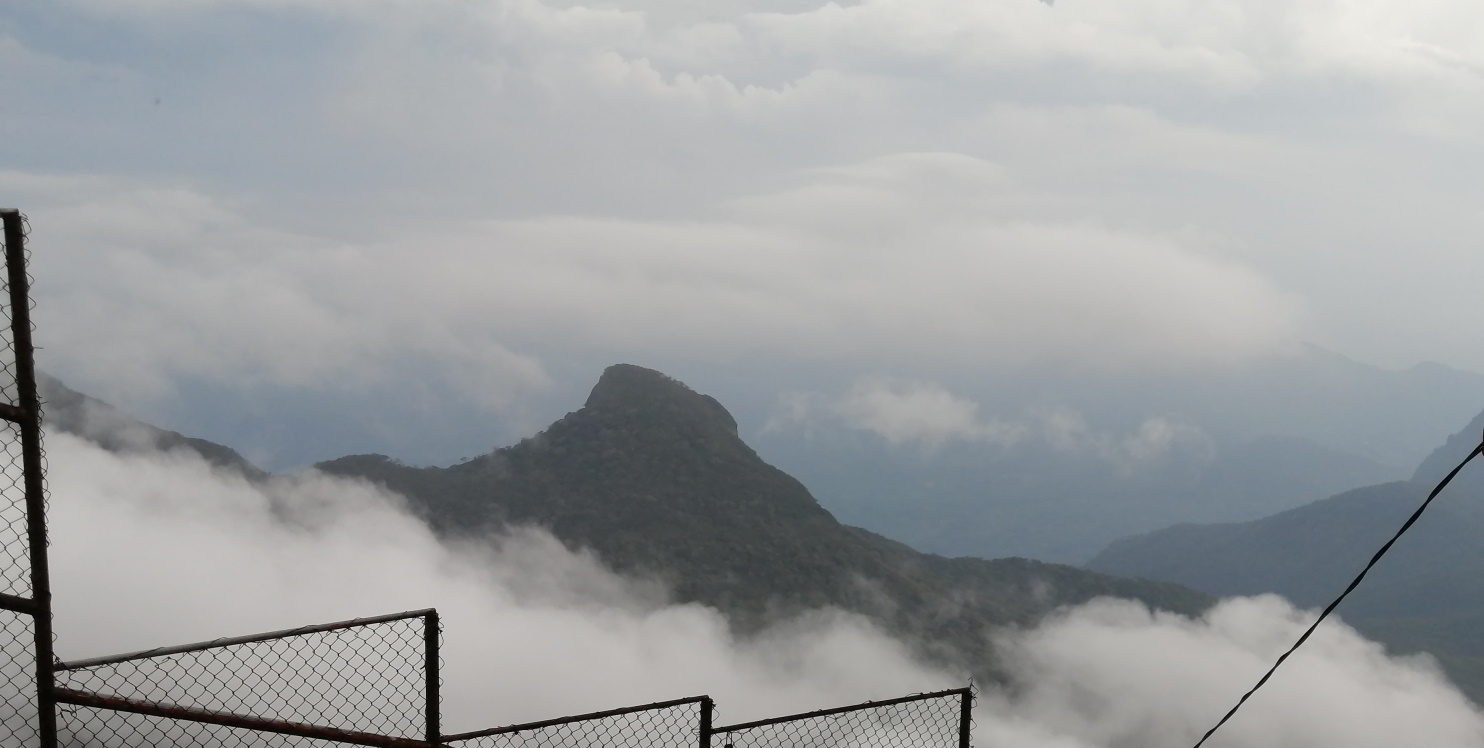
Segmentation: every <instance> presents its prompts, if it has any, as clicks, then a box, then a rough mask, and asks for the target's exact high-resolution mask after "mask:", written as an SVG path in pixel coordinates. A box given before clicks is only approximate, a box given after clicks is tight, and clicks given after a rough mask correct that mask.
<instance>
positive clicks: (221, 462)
mask: <svg viewBox="0 0 1484 748" xmlns="http://www.w3.org/2000/svg"><path fill="white" fill-rule="evenodd" d="M37 389H38V390H39V391H40V395H41V402H42V412H43V413H44V414H45V415H44V424H43V425H44V427H45V428H46V430H48V431H53V430H55V431H61V432H65V433H68V434H73V435H76V436H81V437H83V438H84V439H88V440H89V441H92V442H93V443H95V444H97V445H99V446H101V447H103V448H104V449H107V450H109V451H112V452H123V453H140V452H157V451H158V452H168V451H171V450H176V449H181V450H186V451H188V452H194V453H195V454H198V455H200V456H201V457H202V458H203V459H205V460H206V461H207V462H210V463H212V464H213V465H217V466H219V467H224V468H228V469H231V470H237V471H240V472H241V473H242V474H244V475H246V476H248V477H250V478H254V479H256V478H263V477H265V476H266V475H267V473H265V472H263V471H262V470H260V469H258V467H257V466H255V465H253V464H252V463H251V462H248V461H247V459H245V458H244V457H243V456H242V455H240V454H238V453H237V451H236V450H234V449H232V448H231V447H226V446H223V445H221V444H217V443H215V442H210V441H207V440H205V439H195V438H192V437H189V436H185V435H184V434H181V433H179V432H175V431H167V430H165V429H162V428H158V427H156V426H151V425H149V424H147V423H145V422H143V421H141V420H139V419H137V418H134V417H133V416H131V415H129V414H127V413H124V412H123V411H120V410H119V409H117V408H115V407H113V406H112V405H109V404H108V403H105V402H103V401H102V400H97V399H94V398H91V397H88V396H87V395H84V394H82V393H81V392H78V391H76V390H74V389H72V388H70V387H68V386H67V385H65V384H62V382H61V381H60V380H58V379H57V378H55V377H52V376H48V375H46V374H38V376H37Z"/></svg>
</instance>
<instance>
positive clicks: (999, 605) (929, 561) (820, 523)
mask: <svg viewBox="0 0 1484 748" xmlns="http://www.w3.org/2000/svg"><path fill="white" fill-rule="evenodd" d="M318 467H319V468H320V469H321V470H324V471H325V472H329V473H334V474H339V475H346V476H355V477H360V478H364V479H370V480H373V481H377V482H381V483H383V484H385V485H386V486H388V487H389V488H391V489H393V490H396V491H398V492H400V493H402V494H404V495H406V496H408V497H409V498H410V499H411V500H412V502H413V504H414V506H415V507H416V508H417V510H418V511H420V512H421V513H422V514H423V515H424V516H426V517H427V519H428V520H429V522H430V523H431V524H432V525H433V526H434V527H435V528H438V529H439V530H440V531H441V532H443V533H446V534H449V535H465V536H478V535H480V534H483V533H488V532H489V531H491V530H498V529H501V528H503V527H506V526H509V525H535V526H538V527H542V528H546V529H548V530H549V531H551V532H552V533H553V534H554V535H555V536H556V537H557V538H559V539H561V540H562V541H563V542H564V543H566V544H567V545H569V546H571V547H574V548H587V549H591V550H592V551H594V552H596V553H597V555H598V556H599V557H600V558H601V559H603V561H604V562H606V563H607V564H609V565H610V566H612V567H613V568H615V569H618V570H620V571H623V572H627V573H632V574H639V575H644V576H648V577H652V578H657V579H659V580H661V581H662V582H663V583H665V585H666V586H667V587H668V588H669V590H670V592H671V595H672V597H673V598H674V599H675V600H676V601H678V602H699V603H703V604H707V605H711V606H714V607H716V608H718V609H719V610H721V611H722V612H724V613H725V614H726V615H727V616H728V619H729V620H730V621H731V622H732V623H733V625H734V626H735V627H736V628H737V629H738V630H739V631H740V632H744V633H745V632H747V631H752V630H756V629H757V628H759V627H761V626H762V625H765V624H766V623H767V622H769V621H770V620H772V619H773V618H774V617H776V616H778V615H781V614H786V613H789V612H791V611H797V610H802V609H808V608H819V607H836V608H841V609H844V610H848V611H853V612H856V613H860V614H863V615H866V616H868V617H870V618H872V619H874V620H875V621H877V622H878V623H879V624H880V625H882V626H883V627H884V628H886V629H887V630H889V631H892V632H894V633H896V634H899V635H902V636H904V637H905V638H907V639H908V640H909V641H913V642H915V643H916V644H917V645H918V647H919V649H920V650H921V651H922V653H923V654H925V655H928V656H931V657H934V658H936V659H940V660H943V661H945V662H948V663H951V664H955V665H958V666H960V667H961V669H962V670H964V671H970V672H975V673H978V674H980V675H981V676H984V675H991V674H992V673H993V672H994V667H993V654H992V652H991V649H990V645H989V644H988V641H987V639H986V637H985V636H984V632H985V631H986V630H987V629H988V628H990V627H994V626H1002V625H1008V624H1020V625H1024V624H1031V623H1034V622H1035V621H1036V620H1038V619H1039V618H1040V617H1041V616H1042V615H1044V614H1045V613H1047V612H1049V611H1051V610H1053V609H1055V608H1057V607H1060V606H1062V605H1067V604H1074V603H1078V602H1082V601H1085V600H1088V599H1091V598H1093V597H1097V596H1102V595H1111V596H1118V597H1128V598H1134V599H1139V600H1142V601H1144V602H1146V603H1148V604H1150V605H1151V606H1154V607H1159V608H1165V609H1169V610H1175V611H1177V612H1184V613H1194V612H1197V611H1199V610H1201V609H1203V608H1204V607H1205V606H1206V605H1208V604H1209V602H1210V598H1208V597H1206V596H1204V595H1201V594H1199V593H1194V592H1192V591H1190V590H1187V589H1185V588H1181V587H1178V586H1176V585H1172V584H1164V583H1149V582H1142V581H1133V580H1125V579H1119V578H1116V577H1110V576H1106V575H1102V574H1097V573H1093V572H1088V571H1084V570H1080V569H1076V568H1073V567H1068V566H1059V565H1055V564H1045V563H1040V562H1034V561H1027V560H1024V559H1002V560H998V561H986V560H983V559H971V558H962V559H946V558H942V557H939V556H932V555H928V554H922V553H918V552H916V551H914V550H912V549H910V548H908V547H907V546H905V545H902V544H900V543H896V542H893V541H891V540H888V539H886V538H883V537H881V536H879V535H875V534H872V533H870V532H867V531H865V530H861V529H858V528H854V527H849V526H846V525H842V524H840V523H839V522H838V521H836V520H835V518H834V517H833V516H832V515H831V514H830V513H829V512H828V511H826V510H825V509H824V508H823V507H821V506H820V505H819V503H818V502H817V501H815V500H814V497H813V496H811V495H810V493H809V491H808V489H806V488H805V487H804V486H803V485H802V484H801V483H799V482H798V481H797V480H795V479H794V478H792V477H791V476H789V475H787V474H786V473H784V472H783V471H781V470H778V469H777V468H775V467H773V466H771V465H769V464H767V463H766V462H764V461H763V460H762V459H761V458H760V457H758V455H757V454H756V453H755V452H754V451H753V450H752V449H751V448H750V447H748V446H747V444H746V443H744V442H743V441H742V439H741V438H740V437H739V436H738V434H737V424H736V421H735V420H734V419H733V418H732V416H731V414H730V413H728V412H727V411H726V409H725V408H724V407H722V405H721V404H720V403H718V402H717V401H716V400H715V399H713V398H711V397H709V396H707V395H703V394H700V393H697V392H695V391H693V390H691V389H690V388H688V387H686V386H685V385H684V384H681V383H680V382H678V381H676V380H674V379H671V378H670V377H668V376H665V375H664V374H661V373H660V372H657V371H653V370H650V369H645V368H642V367H638V366H633V365H629V364H619V365H616V366H611V367H609V368H608V369H607V370H606V371H604V372H603V375H602V377H601V378H600V379H599V381H598V383H597V385H596V386H595V387H594V388H593V391H592V394H591V395H590V396H589V397H588V399H587V403H586V404H585V405H584V407H582V408H581V409H580V410H577V411H575V412H572V413H568V414H567V415H566V416H565V417H563V418H561V419H560V420H558V421H557V422H555V423H553V424H552V425H551V426H549V427H548V428H547V429H546V430H545V431H543V432H541V433H540V434H537V435H536V436H533V437H530V438H528V439H525V440H523V441H521V442H520V443H519V444H516V445H513V446H510V447H506V448H504V449H500V450H497V451H495V452H492V453H490V454H488V455H485V456H482V457H480V458H477V459H474V460H471V461H469V462H465V463H462V464H459V465H455V466H452V467H448V468H435V467H434V468H414V467H408V466H404V465H401V464H399V463H396V462H395V461H393V460H390V459H389V458H385V457H381V456H376V455H360V456H353V457H345V458H341V459H338V460H333V461H330V462H326V463H322V464H320V465H319V466H318Z"/></svg>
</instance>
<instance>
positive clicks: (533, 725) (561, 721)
mask: <svg viewBox="0 0 1484 748" xmlns="http://www.w3.org/2000/svg"><path fill="white" fill-rule="evenodd" d="M710 700H711V697H710V696H691V697H688V698H684V699H675V700H673V701H656V702H655V703H653V704H642V705H640V706H626V707H623V708H621V709H609V710H607V711H602V712H592V713H589V714H574V715H572V716H570V717H557V718H555V719H545V720H541V721H540V722H526V723H525V724H520V725H508V726H506V727H491V728H489V729H487V730H476V731H474V732H461V733H458V734H457V735H444V736H443V742H445V743H453V742H456V741H459V740H473V739H474V738H483V737H488V736H490V735H506V734H509V733H512V732H525V731H526V730H537V729H540V728H542V727H552V726H553V725H565V724H567V723H569V722H586V721H588V720H593V719H602V718H604V717H617V716H619V715H623V714H633V713H635V712H647V711H649V710H651V709H664V708H666V707H672V706H680V705H682V704H701V703H705V702H707V701H710Z"/></svg>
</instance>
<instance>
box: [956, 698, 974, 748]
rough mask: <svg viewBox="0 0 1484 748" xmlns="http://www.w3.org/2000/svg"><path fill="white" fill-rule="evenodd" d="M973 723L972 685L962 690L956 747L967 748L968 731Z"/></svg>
mask: <svg viewBox="0 0 1484 748" xmlns="http://www.w3.org/2000/svg"><path fill="white" fill-rule="evenodd" d="M973 724H974V687H973V686H969V687H968V688H965V689H964V690H963V695H962V696H960V701H959V707H958V748H969V732H970V731H971V730H972V729H973Z"/></svg>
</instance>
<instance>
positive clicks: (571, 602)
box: [48, 434, 1484, 748]
mask: <svg viewBox="0 0 1484 748" xmlns="http://www.w3.org/2000/svg"><path fill="white" fill-rule="evenodd" d="M48 442H49V443H48V446H49V460H50V465H51V474H50V485H51V493H52V503H51V512H52V515H51V516H52V527H51V535H52V538H53V546H52V563H53V586H54V589H55V603H56V618H57V631H58V653H59V655H60V656H61V657H62V658H63V659H74V658H78V657H86V656H92V655H98V654H106V653H112V652H119V651H128V650H133V649H141V648H145V647H151V646H157V645H164V644H174V643H182V642H189V641H198V640H203V639H210V638H215V637H218V636H226V635H234V634H245V633H252V632H256V631H264V630H271V629H277V628H285V627H291V626H297V625H302V624H307V623H315V622H321V621H331V620H339V619H345V618H353V617H357V616H367V615H375V614H379V613H386V612H395V611H401V610H408V609H415V608H422V607H437V608H438V609H439V612H440V613H441V615H442V617H443V621H444V626H445V636H444V649H443V657H444V661H445V668H444V672H443V674H444V679H445V684H444V690H443V693H444V715H445V716H444V723H443V727H444V729H445V731H448V732H455V731H461V730H472V729H477V728H480V727H485V726H491V725H497V724H506V723H511V722H519V721H526V720H534V719H541V718H546V717H551V716H557V715H561V714H570V713H578V712H584V711H590V710H595V709H603V708H609V707H615V706H621V705H627V704H637V703H643V702H647V701H654V700H660V699H669V698H677V697H682V696H689V695H696V694H701V693H707V694H710V695H711V696H713V697H715V698H716V699H717V702H718V705H719V707H720V710H721V716H720V719H721V721H722V722H734V721H740V720H746V719H752V718H758V717H763V716H769V715H772V714H783V713H789V712H795V711H803V710H807V709H814V708H819V707H824V706H831V705H836V704H846V703H852V702H857V701H863V700H866V699H880V698H887V697H891V696H895V695H899V694H903V693H907V692H915V691H925V690H933V689H938V688H950V687H954V686H957V685H961V683H960V682H959V681H958V680H956V678H955V676H954V675H952V674H949V673H944V672H939V671H937V670H934V669H933V668H930V667H928V666H925V665H923V664H921V663H919V662H917V661H915V660H914V658H913V657H912V656H911V654H910V651H909V648H908V647H907V646H906V645H905V644H904V643H901V642H898V641H894V640H893V639H891V638H890V637H888V636H886V635H884V634H883V633H881V632H880V631H878V630H877V629H875V628H874V627H873V626H871V625H870V623H869V622H867V621H865V620H864V619H861V618H859V617H856V616H852V615H848V614H844V613H840V612H837V611H833V612H832V611H817V612H814V613H811V614H809V615H806V616H803V617H800V618H797V619H794V620H791V621H788V622H785V623H782V624H779V625H777V626H775V627H774V628H773V629H771V630H769V631H767V632H765V633H764V634H763V635H761V636H759V637H756V638H752V639H745V640H743V639H738V638H736V637H733V636H732V635H731V634H730V632H729V631H728V629H727V626H726V623H725V621H724V620H723V619H722V618H721V616H720V615H719V614H718V613H717V612H716V611H714V610H711V609H708V608H705V607H702V606H699V605H675V604H671V603H669V602H667V601H666V599H665V592H664V590H663V589H662V588H661V587H660V586H659V585H657V584H655V583H653V582H649V581H645V580H634V579H629V578H625V577H622V576H619V575H616V574H614V573H613V572H611V571H609V570H607V569H605V568H604V567H603V565H602V564H601V563H600V562H599V561H598V560H597V559H595V558H594V557H592V556H591V555H589V554H586V553H583V552H573V551H571V550H569V549H567V548H565V547H563V546H562V544H561V543H559V542H558V541H556V540H555V539H553V538H552V537H551V536H550V535H548V534H546V533H544V532H541V531H537V530H522V531H516V532H513V533H510V534H505V535H501V536H497V537H492V538H490V542H489V543H487V544H483V543H482V544H478V545H464V546H458V547H451V546H449V545H446V544H444V543H442V542H440V541H439V539H437V538H436V537H434V536H433V535H432V533H431V532H430V531H429V530H428V529H427V528H426V526H425V525H423V524H422V523H421V522H420V521H419V520H417V519H416V518H414V517H413V516H411V515H410V514H408V513H407V512H406V511H405V510H404V509H403V508H402V504H401V500H400V499H399V498H398V497H396V496H394V495H391V494H388V493H387V492H385V491H382V490H379V489H377V488H374V487H372V486H369V485H366V484H362V483H357V482H351V481H346V480H342V479H336V478H330V477H327V476H322V475H316V474H305V475H299V476H294V477H286V478H278V479H274V480H273V481H271V482H269V483H267V484H265V485H253V484H249V483H248V482H246V481H245V480H242V479H240V478H238V477H236V476H234V475H229V474H224V473H221V472H217V471H213V470H212V469H211V468H209V467H208V466H207V465H205V464H204V463H202V462H201V461H200V460H199V459H196V458H195V457H193V456H189V455H184V454H174V455H166V456H118V455H113V454H110V453H107V452H104V451H102V450H100V449H98V448H96V447H94V446H92V445H91V444H89V443H86V442H83V441H80V440H78V439H75V438H73V437H70V436H67V435H65V434H53V435H51V436H49V438H48ZM1310 615H1311V614H1310V613H1307V612H1298V611H1294V610H1293V609H1291V608H1290V607H1289V606H1288V605H1287V604H1286V603H1284V602H1283V601H1282V600H1279V599H1277V598H1272V597H1265V598H1255V599H1241V600H1234V601H1228V602H1226V603H1223V604H1222V605H1220V606H1218V607H1217V608H1215V609H1214V610H1213V611H1211V612H1210V613H1209V614H1208V615H1207V616H1206V617H1205V618H1204V619H1202V620H1189V619H1184V618H1180V617H1178V616H1171V615H1165V614H1151V613H1150V612H1149V611H1147V610H1146V609H1144V608H1142V607H1141V606H1139V605H1137V604H1133V603H1127V602H1120V601H1095V602H1093V603H1091V604H1088V605H1085V606H1082V607H1080V608H1077V609H1072V610H1067V611H1063V612H1062V613H1061V614H1059V615H1057V616H1055V617H1053V618H1052V619H1050V620H1048V621H1046V622H1045V623H1043V624H1042V625H1041V626H1039V627H1038V628H1035V629H1032V630H1025V631H1008V632H1007V631H1000V632H986V635H994V636H997V637H999V639H1000V645H1001V647H1002V651H1003V652H1004V653H1005V655H1006V658H1007V662H1008V664H1009V668H1010V673H1011V678H1012V684H1011V686H1010V687H1008V688H1007V689H1004V690H999V689H990V688H986V689H985V690H984V692H983V693H982V694H981V699H980V703H979V708H978V711H977V713H976V720H977V725H976V733H975V744H976V745H979V746H1017V747H1021V746H1024V747H1028V748H1071V747H1074V746H1076V747H1081V746H1107V747H1108V748H1120V747H1122V746H1129V747H1130V748H1132V746H1146V747H1155V748H1157V747H1160V746H1182V745H1190V744H1192V743H1194V740H1195V739H1196V738H1197V737H1198V736H1199V734H1200V733H1201V732H1203V731H1204V730H1205V729H1207V728H1208V727H1209V726H1210V725H1211V724H1212V723H1213V722H1214V720H1215V719H1216V718H1217V717H1219V716H1220V715H1221V714H1222V713H1223V712H1224V711H1225V710H1226V709H1227V708H1229V706H1230V705H1231V704H1232V703H1234V701H1235V699H1236V698H1237V696H1239V695H1240V694H1241V693H1242V692H1243V691H1244V690H1245V689H1246V688H1248V687H1250V685H1251V684H1252V683H1253V682H1254V681H1255V679H1256V678H1257V677H1258V676H1259V675H1260V674H1261V672H1262V670H1263V669H1264V668H1265V667H1266V666H1267V664H1268V663H1269V662H1271V659H1272V658H1273V657H1275V656H1276V655H1277V654H1278V653H1279V652H1281V651H1282V649H1283V648H1284V647H1286V646H1287V645H1288V644H1289V643H1291V641H1292V640H1293V638H1294V637H1296V636H1297V634H1298V632H1299V631H1300V630H1301V629H1302V627H1303V626H1304V625H1306V623H1307V621H1308V620H1311V618H1310V617H1309V616H1310ZM1403 743H1405V744H1434V745H1450V746H1475V745H1480V746H1484V718H1481V716H1480V714H1479V712H1478V710H1477V709H1476V708H1475V707H1474V706H1473V705H1472V704H1470V703H1469V702H1468V701H1467V700H1465V699H1464V698H1463V697H1462V696H1461V695H1459V694H1458V692H1457V691H1456V690H1454V689H1453V688H1452V687H1451V686H1450V685H1449V684H1448V683H1447V682H1446V681H1445V680H1444V678H1443V677H1442V676H1441V675H1440V674H1439V671H1438V670H1437V669H1436V667H1435V666H1433V665H1432V664H1431V662H1430V661H1428V660H1426V659H1424V658H1391V657H1387V656H1386V655H1385V653H1384V652H1383V651H1382V650H1381V648H1380V646H1379V645H1376V644H1373V643H1371V642H1368V641H1366V640H1364V639H1363V638H1361V637H1360V636H1358V635H1357V634H1355V633H1354V632H1353V631H1351V630H1349V629H1348V628H1345V627H1343V626H1342V625H1335V626H1328V625H1327V626H1326V628H1325V629H1323V630H1322V632H1321V633H1320V634H1318V635H1316V637H1315V638H1314V639H1313V640H1312V641H1311V643H1310V644H1309V645H1308V646H1307V647H1306V648H1305V649H1304V650H1302V651H1301V653H1300V654H1299V655H1296V656H1295V657H1294V658H1293V659H1292V660H1291V661H1290V663H1289V664H1288V665H1286V666H1285V668H1284V669H1283V671H1281V672H1280V675H1279V676H1278V677H1277V678H1276V679H1275V680H1274V681H1273V682H1272V683H1271V684H1270V685H1269V686H1268V687H1267V688H1266V689H1265V690H1264V691H1263V692H1261V693H1260V694H1259V695H1258V696H1257V697H1255V698H1254V699H1253V701H1252V702H1251V703H1250V704H1249V705H1248V706H1247V707H1246V708H1245V710H1244V711H1243V713H1242V714H1241V715H1239V716H1238V717H1237V718H1236V719H1235V720H1234V721H1233V722H1232V723H1231V724H1229V725H1228V726H1227V727H1226V728H1224V729H1223V732H1222V733H1221V734H1220V736H1219V737H1218V738H1217V739H1215V740H1214V741H1213V742H1212V743H1211V744H1210V745H1212V746H1232V747H1234V748H1236V747H1240V746H1251V747H1252V748H1257V747H1258V746H1263V747H1273V746H1310V745H1314V746H1318V745H1346V746H1377V747H1378V748H1379V747H1380V746H1395V745H1398V744H1403Z"/></svg>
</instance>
